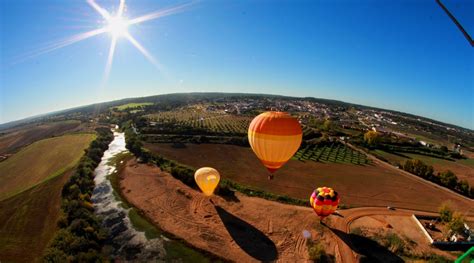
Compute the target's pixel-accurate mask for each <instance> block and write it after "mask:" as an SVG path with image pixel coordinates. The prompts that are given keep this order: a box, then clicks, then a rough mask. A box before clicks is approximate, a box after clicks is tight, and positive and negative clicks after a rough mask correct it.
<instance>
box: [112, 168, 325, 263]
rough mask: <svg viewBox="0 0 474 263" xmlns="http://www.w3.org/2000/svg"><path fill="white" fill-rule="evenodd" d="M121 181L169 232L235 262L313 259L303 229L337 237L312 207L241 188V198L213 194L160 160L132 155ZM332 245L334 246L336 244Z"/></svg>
mask: <svg viewBox="0 0 474 263" xmlns="http://www.w3.org/2000/svg"><path fill="white" fill-rule="evenodd" d="M119 176H120V178H121V181H120V186H121V190H122V193H123V195H124V196H125V198H126V199H127V200H128V201H129V202H130V203H131V204H132V205H134V206H135V207H137V208H138V209H140V210H141V211H143V212H144V213H145V215H146V216H147V217H148V218H150V219H151V220H152V222H153V223H154V224H156V225H158V226H159V227H160V228H161V229H163V230H165V231H166V232H169V233H172V234H174V235H175V236H178V237H180V238H182V239H184V240H185V241H186V242H188V243H190V244H192V245H193V246H195V247H198V248H200V249H204V250H207V251H210V252H212V253H214V254H216V255H218V256H220V257H223V258H226V259H230V260H233V261H235V262H258V261H273V260H277V259H278V260H279V261H282V262H303V261H305V260H307V259H308V253H307V248H306V242H307V241H306V240H305V238H304V237H303V234H302V231H303V230H308V231H310V232H311V234H312V238H313V239H315V240H319V241H321V242H323V243H324V242H327V243H325V244H326V246H327V247H328V250H327V252H329V253H332V254H334V242H331V241H330V240H328V239H330V238H331V235H330V233H328V231H317V229H318V227H319V228H321V225H320V224H319V220H318V219H317V217H316V216H315V214H314V212H313V211H312V210H311V209H310V208H305V207H295V206H290V205H284V204H280V203H276V202H270V201H267V200H264V199H260V198H251V197H247V196H243V195H240V194H237V195H236V197H237V199H236V200H233V201H226V200H224V199H222V198H220V197H217V196H214V197H212V201H213V203H214V205H213V204H212V203H211V202H210V200H209V199H208V198H206V197H204V195H202V194H201V193H199V192H198V191H196V190H194V189H191V188H189V187H188V186H186V185H184V184H183V183H181V182H180V181H178V180H176V179H174V178H173V177H172V176H171V175H169V174H167V173H162V172H161V171H160V169H159V168H157V167H155V166H148V165H144V164H137V163H136V162H135V161H133V160H132V161H129V162H128V163H127V165H126V167H125V169H123V170H122V174H120V175H119ZM331 247H332V248H331Z"/></svg>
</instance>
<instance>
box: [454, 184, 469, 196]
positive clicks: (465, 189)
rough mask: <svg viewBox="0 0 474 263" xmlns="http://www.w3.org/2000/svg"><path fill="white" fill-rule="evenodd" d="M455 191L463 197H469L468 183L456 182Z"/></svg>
mask: <svg viewBox="0 0 474 263" xmlns="http://www.w3.org/2000/svg"><path fill="white" fill-rule="evenodd" d="M457 189H458V190H459V192H461V193H462V194H463V195H465V196H469V183H468V182H467V181H466V180H461V181H459V182H458V186H457Z"/></svg>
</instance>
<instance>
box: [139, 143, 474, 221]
mask: <svg viewBox="0 0 474 263" xmlns="http://www.w3.org/2000/svg"><path fill="white" fill-rule="evenodd" d="M145 147H146V148H148V149H150V150H151V151H152V152H155V153H157V154H160V155H163V156H165V157H167V158H169V159H172V160H176V161H178V162H180V163H183V164H187V165H190V166H192V167H202V166H211V167H214V168H216V169H218V170H219V171H220V173H221V176H223V177H224V178H229V179H232V180H234V181H236V182H238V183H241V184H244V185H250V186H253V187H257V188H260V189H262V190H265V191H269V192H272V193H277V194H286V195H289V196H292V197H296V198H301V199H307V198H308V196H309V195H310V194H311V192H312V191H313V190H314V188H315V187H317V186H331V187H333V188H334V189H336V190H337V191H338V192H339V193H340V195H341V203H343V204H346V205H351V206H383V207H386V206H394V207H401V208H408V209H416V210H425V211H434V212H435V211H437V210H438V207H439V206H440V205H441V203H443V202H445V201H447V200H451V201H452V203H453V204H454V206H456V208H458V209H460V210H463V209H466V208H467V207H472V206H473V205H474V202H473V201H469V200H467V199H466V198H463V197H460V196H459V195H457V194H455V193H453V192H451V191H449V190H447V189H445V188H440V187H439V186H436V185H434V184H432V183H430V182H427V181H425V180H423V179H420V178H418V177H416V176H414V175H411V174H409V173H406V172H404V171H401V170H399V169H396V168H394V167H393V166H391V165H389V164H386V163H383V162H381V161H378V160H376V159H374V160H373V162H374V164H373V165H350V164H334V163H320V162H313V161H307V162H301V161H296V160H290V161H289V162H288V163H287V164H286V165H285V166H284V167H283V168H282V169H280V170H279V171H278V172H277V173H276V174H275V179H274V180H272V181H269V180H268V179H267V174H268V172H267V171H266V169H265V168H264V167H263V165H261V163H260V162H259V161H258V159H257V158H256V157H255V155H254V154H253V152H252V151H251V149H250V148H246V147H239V146H234V145H221V144H186V148H173V147H172V145H171V144H150V143H146V144H145ZM369 157H370V156H369ZM230 164H231V165H230Z"/></svg>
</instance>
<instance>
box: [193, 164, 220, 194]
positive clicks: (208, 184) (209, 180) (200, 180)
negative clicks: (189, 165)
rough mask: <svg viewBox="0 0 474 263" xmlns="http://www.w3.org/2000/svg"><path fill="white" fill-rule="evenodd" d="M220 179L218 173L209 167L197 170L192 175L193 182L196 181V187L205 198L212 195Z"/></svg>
mask: <svg viewBox="0 0 474 263" xmlns="http://www.w3.org/2000/svg"><path fill="white" fill-rule="evenodd" d="M220 179H221V176H220V174H219V172H218V171H217V170H216V169H214V168H211V167H202V168H199V169H198V170H197V171H196V172H195V173H194V180H196V183H197V185H198V186H199V188H201V191H202V192H203V193H204V195H206V196H211V195H212V193H214V190H215V189H216V187H217V185H218V184H219V181H220Z"/></svg>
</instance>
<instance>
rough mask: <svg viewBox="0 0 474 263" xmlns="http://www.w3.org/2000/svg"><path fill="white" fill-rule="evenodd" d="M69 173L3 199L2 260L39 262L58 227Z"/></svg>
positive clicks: (0, 207) (0, 203) (0, 215)
mask: <svg viewBox="0 0 474 263" xmlns="http://www.w3.org/2000/svg"><path fill="white" fill-rule="evenodd" d="M67 178H68V174H63V175H61V176H57V177H55V178H53V179H52V180H49V181H46V182H44V183H41V184H39V185H38V186H36V187H34V188H31V189H29V190H26V191H24V192H22V193H20V194H18V195H16V196H14V197H12V198H9V199H6V200H3V201H0V261H1V262H40V260H39V259H40V258H41V256H42V254H43V250H44V249H45V248H46V247H47V245H48V242H49V241H50V240H51V238H52V237H53V236H54V234H55V232H56V230H57V221H58V218H59V212H60V205H61V189H62V187H63V185H64V183H65V182H66V180H67Z"/></svg>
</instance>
